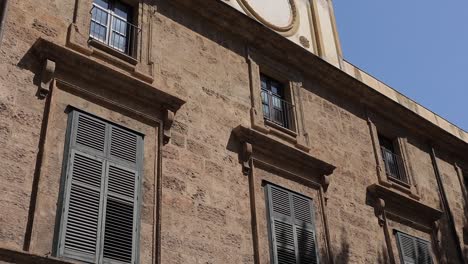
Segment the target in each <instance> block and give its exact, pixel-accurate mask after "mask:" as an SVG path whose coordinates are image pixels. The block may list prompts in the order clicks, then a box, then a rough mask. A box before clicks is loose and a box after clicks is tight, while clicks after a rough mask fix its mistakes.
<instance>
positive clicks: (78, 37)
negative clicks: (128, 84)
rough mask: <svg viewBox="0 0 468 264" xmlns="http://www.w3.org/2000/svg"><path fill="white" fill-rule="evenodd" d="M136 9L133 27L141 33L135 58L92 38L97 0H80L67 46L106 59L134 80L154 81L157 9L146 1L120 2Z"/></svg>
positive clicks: (124, 0)
mask: <svg viewBox="0 0 468 264" xmlns="http://www.w3.org/2000/svg"><path fill="white" fill-rule="evenodd" d="M120 1H122V3H124V4H127V5H129V6H130V7H132V11H133V16H132V21H133V24H134V25H136V26H137V27H138V28H139V29H140V33H139V34H138V36H137V37H136V40H135V41H134V47H133V48H132V49H133V52H134V54H135V57H134V58H133V57H131V56H129V55H126V54H124V53H122V52H119V51H117V50H114V49H112V48H110V47H108V46H107V45H105V44H102V43H100V42H99V41H96V40H93V39H92V38H91V37H90V25H91V10H92V8H93V2H94V1H93V0H76V3H75V9H74V15H73V22H72V23H71V24H70V26H69V29H68V34H67V43H66V45H67V46H68V47H70V48H73V49H74V50H76V51H79V52H81V53H82V54H84V55H86V56H90V57H93V58H95V59H98V60H102V61H104V62H106V63H110V64H112V65H114V66H117V67H119V68H120V70H124V71H126V72H129V73H130V74H132V75H133V76H134V77H137V78H139V79H142V80H144V81H147V82H153V80H154V62H153V58H152V51H151V46H152V35H153V29H152V21H153V17H154V13H155V12H156V11H155V7H153V6H151V5H148V4H146V3H145V1H143V0H120Z"/></svg>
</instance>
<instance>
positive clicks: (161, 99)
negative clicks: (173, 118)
mask: <svg viewBox="0 0 468 264" xmlns="http://www.w3.org/2000/svg"><path fill="white" fill-rule="evenodd" d="M32 54H34V55H36V56H37V59H38V60H40V61H46V64H45V67H44V70H43V74H42V76H41V79H42V80H41V89H42V90H44V91H43V92H42V93H44V94H46V93H47V90H46V89H44V88H46V87H47V86H48V83H49V82H50V81H51V80H52V79H53V78H59V79H60V78H64V79H67V78H68V77H70V76H71V77H73V78H79V79H80V80H85V81H88V82H91V83H94V84H97V85H99V86H100V87H102V88H103V89H110V90H112V91H115V92H116V93H118V94H119V95H121V96H128V97H129V98H134V99H135V100H138V101H141V102H143V103H145V104H149V105H151V106H154V107H155V108H156V109H158V110H169V111H170V112H172V113H175V112H177V110H179V108H180V107H181V106H182V105H183V104H185V100H183V99H182V98H179V97H177V96H175V95H173V94H171V93H169V92H168V89H167V88H165V87H155V86H153V85H152V84H149V83H147V82H145V81H142V80H140V79H138V78H135V77H133V76H131V75H130V74H128V73H127V72H125V71H121V70H119V69H118V68H116V67H112V66H111V65H107V64H104V63H101V62H99V61H98V60H94V59H92V58H91V57H89V56H86V55H84V54H82V53H80V52H77V51H74V50H72V49H70V48H68V47H66V46H63V45H60V44H57V43H54V42H51V41H49V40H46V39H43V38H39V39H38V40H37V41H36V43H35V44H34V45H33V47H32ZM53 62H55V63H53ZM54 65H55V67H54Z"/></svg>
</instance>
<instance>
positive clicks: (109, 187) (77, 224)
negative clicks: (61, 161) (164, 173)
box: [59, 111, 142, 263]
mask: <svg viewBox="0 0 468 264" xmlns="http://www.w3.org/2000/svg"><path fill="white" fill-rule="evenodd" d="M71 120H72V122H71V126H70V128H69V133H70V147H69V151H70V154H69V161H68V168H67V171H66V185H65V188H64V191H65V194H64V199H65V200H64V203H63V217H62V227H61V240H60V241H59V254H61V255H63V256H66V257H70V258H74V259H78V260H82V261H86V262H93V263H110V262H112V263H132V262H135V261H136V259H137V257H136V252H137V250H136V249H135V247H136V245H137V244H136V241H137V230H138V225H137V215H138V194H139V184H140V177H139V174H140V170H141V152H142V141H141V136H140V135H138V134H136V133H134V132H131V131H129V130H126V129H123V128H120V127H117V126H115V125H112V124H110V123H108V122H104V121H102V120H100V119H97V118H94V117H91V116H89V115H86V114H84V113H81V112H78V111H73V112H72V113H71Z"/></svg>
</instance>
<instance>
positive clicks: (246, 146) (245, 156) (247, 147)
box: [241, 142, 252, 175]
mask: <svg viewBox="0 0 468 264" xmlns="http://www.w3.org/2000/svg"><path fill="white" fill-rule="evenodd" d="M251 158H252V144H250V143H247V142H244V143H243V144H242V153H241V159H242V172H243V173H244V175H249V174H250V171H251V170H252V166H251V164H250V161H251Z"/></svg>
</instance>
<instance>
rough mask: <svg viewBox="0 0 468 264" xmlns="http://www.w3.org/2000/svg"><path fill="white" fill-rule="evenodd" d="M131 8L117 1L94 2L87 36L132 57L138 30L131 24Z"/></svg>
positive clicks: (103, 0)
mask: <svg viewBox="0 0 468 264" xmlns="http://www.w3.org/2000/svg"><path fill="white" fill-rule="evenodd" d="M132 20H133V8H132V7H131V6H129V5H127V4H125V3H123V2H121V1H118V0H94V3H93V8H92V10H91V26H90V30H89V36H90V38H91V39H93V40H96V41H98V42H100V43H102V44H105V45H106V46H108V47H110V48H112V49H114V50H116V51H119V52H121V53H124V54H126V55H129V56H131V57H134V53H135V52H134V51H133V47H134V46H135V42H136V40H137V35H138V34H139V31H140V29H139V28H138V27H137V26H135V25H134V24H132V22H133V21H132Z"/></svg>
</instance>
